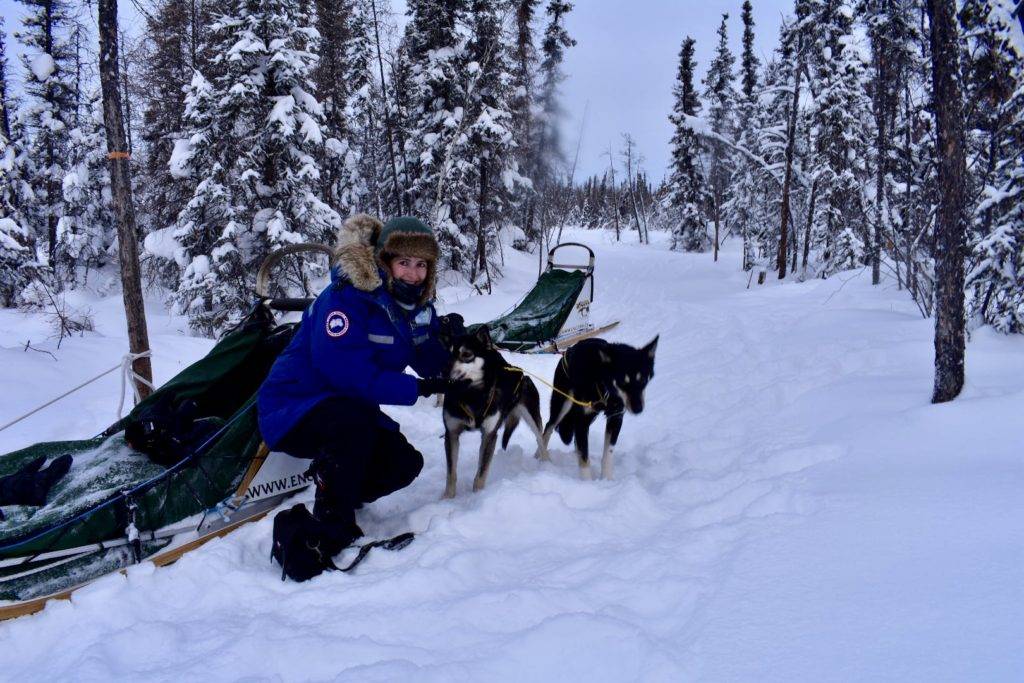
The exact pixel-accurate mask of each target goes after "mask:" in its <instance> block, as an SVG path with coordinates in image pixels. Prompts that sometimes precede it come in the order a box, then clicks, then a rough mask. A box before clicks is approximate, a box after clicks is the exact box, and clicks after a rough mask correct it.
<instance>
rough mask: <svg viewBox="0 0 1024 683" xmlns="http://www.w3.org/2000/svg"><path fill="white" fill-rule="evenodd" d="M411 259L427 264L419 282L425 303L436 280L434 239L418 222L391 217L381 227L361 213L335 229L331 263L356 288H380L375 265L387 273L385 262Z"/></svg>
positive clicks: (366, 289) (427, 229) (436, 250)
mask: <svg viewBox="0 0 1024 683" xmlns="http://www.w3.org/2000/svg"><path fill="white" fill-rule="evenodd" d="M396 255H402V256H412V257H415V258H421V259H423V260H424V261H426V262H427V278H426V280H424V282H423V285H424V287H423V298H422V299H421V300H420V303H421V304H422V303H426V302H428V301H431V300H432V299H433V298H434V289H435V286H436V280H437V255H438V247H437V240H436V239H435V238H434V233H433V231H432V230H431V229H430V228H429V227H427V226H426V225H425V224H424V223H423V222H422V221H419V220H417V219H415V218H411V217H407V216H405V217H400V218H392V219H391V220H390V221H388V222H387V225H384V224H382V223H381V222H380V220H378V219H377V218H374V217H373V216H370V215H368V214H365V213H360V214H356V215H354V216H350V217H349V218H348V219H346V220H345V222H344V224H342V226H341V229H340V230H338V240H337V242H336V243H335V246H334V264H335V265H337V266H338V268H339V270H340V271H341V272H342V274H344V275H345V276H346V277H347V278H348V279H349V281H351V282H352V285H353V286H354V287H355V288H356V289H361V290H363V291H367V292H372V291H373V290H375V289H377V288H378V287H380V286H381V284H383V283H382V281H381V278H380V274H379V273H378V271H377V268H378V266H379V267H380V268H383V269H384V272H385V273H388V272H390V271H389V268H388V264H387V261H388V260H389V259H390V258H392V257H394V256H396Z"/></svg>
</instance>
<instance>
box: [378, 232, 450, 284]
mask: <svg viewBox="0 0 1024 683" xmlns="http://www.w3.org/2000/svg"><path fill="white" fill-rule="evenodd" d="M437 253H438V248H437V238H436V237H434V231H433V230H431V229H430V228H429V227H427V225H426V224H425V223H423V221H421V220H419V219H418V218H413V217H412V216H399V217H397V218H392V219H391V220H389V221H388V222H387V223H385V224H384V227H383V228H381V230H380V234H379V235H378V236H377V249H376V257H377V262H378V263H379V264H380V265H381V267H382V268H384V272H385V273H387V272H390V271H389V269H388V263H387V262H388V261H390V260H391V259H392V258H394V257H395V256H411V257H413V258H421V259H423V260H424V261H426V262H427V277H426V279H425V280H424V281H423V298H422V299H420V304H424V303H426V302H427V301H430V300H432V299H433V298H434V288H435V286H436V282H437Z"/></svg>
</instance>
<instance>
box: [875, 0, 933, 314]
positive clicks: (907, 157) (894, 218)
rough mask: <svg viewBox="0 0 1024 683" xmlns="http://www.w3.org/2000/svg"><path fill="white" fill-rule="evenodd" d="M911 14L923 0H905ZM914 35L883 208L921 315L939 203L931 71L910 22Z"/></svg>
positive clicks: (901, 272) (923, 40)
mask: <svg viewBox="0 0 1024 683" xmlns="http://www.w3.org/2000/svg"><path fill="white" fill-rule="evenodd" d="M909 2H910V5H911V8H910V12H911V15H912V16H914V17H920V16H923V12H924V0H909ZM910 28H911V30H912V35H911V36H910V38H909V39H908V40H909V43H910V45H911V49H909V51H908V53H907V54H908V56H909V58H910V60H911V63H910V65H909V66H908V68H907V71H906V80H907V83H906V87H904V88H903V89H902V90H901V92H900V93H899V101H898V103H897V111H896V116H895V118H894V119H893V134H892V135H891V136H890V138H891V139H890V147H891V150H892V151H891V154H890V156H889V160H888V163H889V167H890V169H891V171H890V172H891V175H892V179H891V181H890V183H889V187H887V188H886V208H887V209H888V221H889V224H890V226H891V234H892V244H893V252H894V258H893V264H894V267H895V269H896V276H897V283H898V285H899V286H901V287H902V286H904V285H905V286H906V287H907V289H908V290H909V292H910V295H911V297H912V298H913V299H914V301H915V302H916V303H917V304H918V306H919V308H920V309H921V312H922V314H923V315H926V316H927V315H931V310H932V302H933V294H934V280H933V277H934V260H933V258H932V249H931V244H932V241H933V226H934V220H933V217H934V210H935V207H936V206H937V205H938V173H937V168H936V165H935V159H936V157H937V155H938V151H937V149H936V146H935V114H934V108H933V104H932V102H933V97H932V81H931V72H930V59H931V48H930V45H929V42H928V39H927V37H926V35H924V34H922V33H921V29H922V28H924V29H925V30H927V26H924V25H922V24H918V23H917V22H915V23H913V24H912V25H911V27H910Z"/></svg>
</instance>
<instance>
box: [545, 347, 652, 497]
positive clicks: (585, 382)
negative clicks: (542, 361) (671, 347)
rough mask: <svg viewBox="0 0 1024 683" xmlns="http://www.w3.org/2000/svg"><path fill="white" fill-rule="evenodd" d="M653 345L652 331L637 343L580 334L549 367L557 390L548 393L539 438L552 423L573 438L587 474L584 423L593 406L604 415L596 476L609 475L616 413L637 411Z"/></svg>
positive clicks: (648, 377)
mask: <svg viewBox="0 0 1024 683" xmlns="http://www.w3.org/2000/svg"><path fill="white" fill-rule="evenodd" d="M657 348H658V338H657V337H655V338H654V340H653V341H651V343H649V344H648V345H647V346H645V347H643V348H640V349H636V348H633V347H632V346H627V345H625V344H610V343H608V342H606V341H605V340H603V339H596V338H593V339H584V340H583V341H581V342H579V343H577V344H576V345H575V346H573V347H571V348H570V349H569V350H567V351H566V352H565V356H564V357H563V358H562V362H560V363H559V364H558V366H557V367H556V368H555V380H554V386H555V388H556V389H557V391H554V392H552V394H551V415H550V416H549V421H548V423H547V425H546V426H545V427H544V443H545V444H547V443H548V440H549V439H550V438H551V434H552V433H553V432H554V431H555V430H556V429H557V430H558V435H559V436H560V437H561V439H562V441H563V442H565V443H567V444H568V443H570V442H572V441H573V440H575V442H576V457H577V459H578V460H579V464H580V477H582V478H583V479H591V478H592V477H593V475H592V474H591V471H590V456H589V453H588V445H587V442H588V439H589V433H590V425H591V424H592V423H593V422H594V420H595V419H596V418H597V414H598V413H599V412H601V413H604V415H605V418H607V422H606V423H605V432H604V451H603V452H602V454H601V478H602V479H611V478H613V477H614V476H615V460H614V458H613V455H612V453H613V451H614V449H615V442H616V441H617V440H618V438H619V430H621V429H622V416H623V414H624V413H626V411H629V412H630V413H633V414H634V415H637V414H639V413H641V412H642V411H643V409H644V391H645V390H646V389H647V383H648V382H650V381H651V378H653V377H654V352H655V351H656V350H657ZM568 397H572V398H571V399H570V398H568Z"/></svg>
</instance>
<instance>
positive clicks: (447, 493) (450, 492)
mask: <svg viewBox="0 0 1024 683" xmlns="http://www.w3.org/2000/svg"><path fill="white" fill-rule="evenodd" d="M454 497H455V489H454V488H452V489H445V490H444V493H443V494H441V500H451V499H452V498H454Z"/></svg>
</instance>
